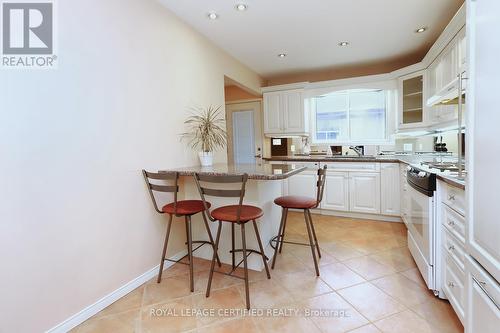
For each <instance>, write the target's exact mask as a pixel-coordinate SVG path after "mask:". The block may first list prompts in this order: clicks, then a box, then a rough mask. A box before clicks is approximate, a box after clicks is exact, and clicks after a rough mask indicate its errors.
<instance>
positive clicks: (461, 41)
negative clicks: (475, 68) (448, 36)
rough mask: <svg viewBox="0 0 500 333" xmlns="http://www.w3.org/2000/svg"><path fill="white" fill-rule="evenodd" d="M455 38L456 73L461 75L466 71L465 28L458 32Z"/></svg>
mask: <svg viewBox="0 0 500 333" xmlns="http://www.w3.org/2000/svg"><path fill="white" fill-rule="evenodd" d="M456 38H457V42H456V48H457V60H458V62H457V65H458V73H461V72H463V71H465V70H466V69H467V37H466V29H465V27H463V28H462V30H460V32H459V33H458V35H457V37H456Z"/></svg>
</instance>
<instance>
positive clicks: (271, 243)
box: [269, 236, 311, 249]
mask: <svg viewBox="0 0 500 333" xmlns="http://www.w3.org/2000/svg"><path fill="white" fill-rule="evenodd" d="M278 237H279V236H274V237H273V238H271V240H270V241H269V245H271V247H272V248H273V249H276V245H275V243H277V242H278ZM281 242H283V243H286V244H294V245H304V246H311V245H310V244H308V243H299V242H291V241H285V240H284V241H281ZM281 242H280V243H281Z"/></svg>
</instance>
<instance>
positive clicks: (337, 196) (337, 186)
mask: <svg viewBox="0 0 500 333" xmlns="http://www.w3.org/2000/svg"><path fill="white" fill-rule="evenodd" d="M348 177H349V173H348V172H336V171H333V172H332V171H327V174H326V183H325V193H324V195H323V201H322V202H321V208H322V209H332V210H338V211H344V212H347V211H349V179H348ZM292 178H293V177H292Z"/></svg>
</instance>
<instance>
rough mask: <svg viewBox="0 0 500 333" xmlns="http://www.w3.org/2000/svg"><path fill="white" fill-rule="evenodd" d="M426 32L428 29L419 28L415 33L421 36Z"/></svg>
mask: <svg viewBox="0 0 500 333" xmlns="http://www.w3.org/2000/svg"><path fill="white" fill-rule="evenodd" d="M425 30H427V27H421V28H418V29H417V30H415V32H416V33H417V34H420V33H422V32H424V31H425Z"/></svg>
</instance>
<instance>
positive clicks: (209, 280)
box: [205, 221, 222, 297]
mask: <svg viewBox="0 0 500 333" xmlns="http://www.w3.org/2000/svg"><path fill="white" fill-rule="evenodd" d="M221 230H222V222H221V221H219V227H218V228H217V236H216V237H215V251H214V255H213V256H212V265H211V267H210V274H209V275H208V283H207V293H206V294H205V295H206V296H207V297H208V296H210V287H211V286H212V277H213V276H214V269H215V258H216V256H217V251H219V240H220V232H221Z"/></svg>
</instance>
